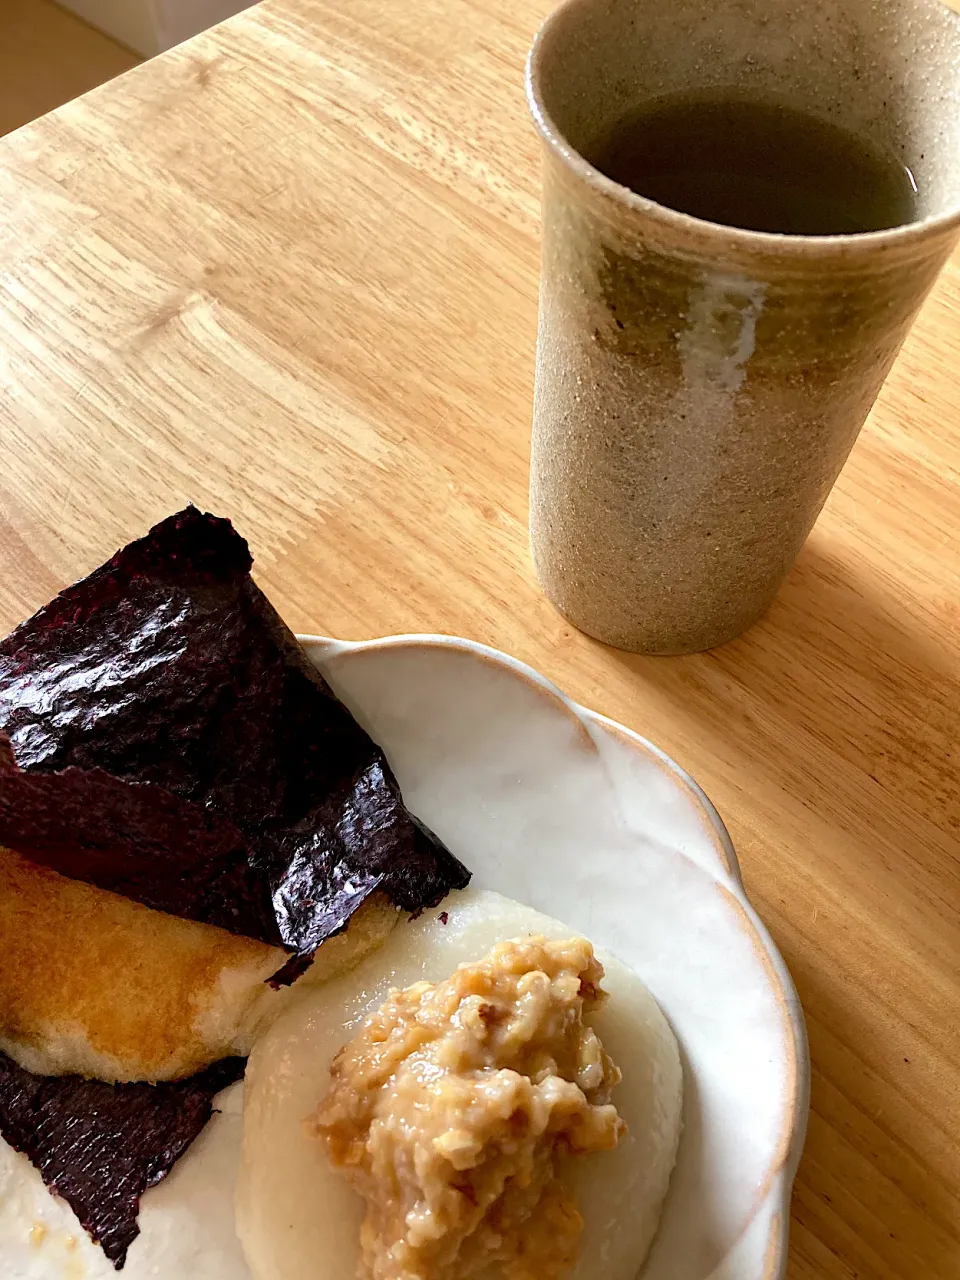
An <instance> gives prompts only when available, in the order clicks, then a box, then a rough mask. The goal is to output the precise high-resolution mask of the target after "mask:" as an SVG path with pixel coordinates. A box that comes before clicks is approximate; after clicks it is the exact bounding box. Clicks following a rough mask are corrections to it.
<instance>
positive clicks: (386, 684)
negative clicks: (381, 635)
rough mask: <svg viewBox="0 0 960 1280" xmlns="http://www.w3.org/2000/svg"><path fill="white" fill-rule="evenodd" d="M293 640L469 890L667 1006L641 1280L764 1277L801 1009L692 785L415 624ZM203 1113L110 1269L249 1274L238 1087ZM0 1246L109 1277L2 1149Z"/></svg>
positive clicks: (794, 1090)
mask: <svg viewBox="0 0 960 1280" xmlns="http://www.w3.org/2000/svg"><path fill="white" fill-rule="evenodd" d="M301 641H302V643H303V644H304V646H305V648H306V650H307V652H308V654H309V655H310V657H311V659H312V660H313V661H314V662H315V663H316V665H317V667H318V668H319V669H320V671H321V672H322V674H323V675H324V677H325V679H326V680H327V681H328V682H329V684H330V685H331V686H332V688H333V690H334V691H335V692H336V693H337V695H338V696H339V697H340V698H342V699H343V701H344V702H345V703H346V704H347V705H348V706H349V707H350V709H351V710H352V712H353V713H354V715H355V716H356V718H357V719H358V720H359V721H360V723H361V724H362V725H363V727H364V728H365V729H366V730H367V731H368V732H369V733H370V734H371V736H372V737H373V738H374V740H375V741H377V742H378V743H380V745H381V746H382V747H383V749H384V750H385V752H386V754H387V756H388V758H389V759H390V762H391V764H392V766H393V768H394V770H395V772H396V774H397V778H398V780H399V782H400V786H401V788H402V791H403V794H404V797H405V800H406V802H407V804H408V805H409V806H410V809H411V810H412V812H414V813H416V814H417V815H418V816H419V817H420V818H422V819H423V821H425V822H426V823H427V824H428V825H429V826H430V827H431V828H432V829H433V830H434V831H436V833H437V834H438V835H439V836H440V837H441V839H443V840H444V841H445V842H446V843H447V844H448V845H449V846H450V847H451V848H452V849H454V850H455V851H456V852H457V854H458V856H460V857H461V858H462V859H463V860H464V861H465V862H466V863H467V865H468V866H469V867H470V868H471V869H472V871H473V872H474V884H475V885H476V886H477V887H478V888H481V889H492V890H496V891H497V892H498V893H501V894H504V895H506V896H508V897H511V898H515V899H517V900H519V901H520V902H524V903H526V904H528V905H529V906H531V907H533V908H535V909H536V910H538V911H541V912H543V913H544V914H546V915H550V916H554V917H557V918H559V919H561V920H563V921H564V922H565V923H566V924H568V925H570V926H571V927H572V928H574V929H577V930H581V931H582V932H583V933H584V934H585V935H586V936H587V937H589V938H590V939H591V940H592V941H593V942H595V943H596V945H597V946H598V947H599V948H602V949H604V950H607V951H609V952H612V953H613V954H614V955H616V956H617V957H619V959H621V960H622V961H624V962H625V963H626V964H627V965H629V966H630V967H631V968H632V969H634V970H635V971H636V972H637V973H638V974H639V975H640V976H641V977H642V978H643V979H644V981H645V982H646V983H647V985H648V986H649V988H650V990H651V991H652V993H653V995H654V996H655V997H656V999H657V1001H658V1002H659V1004H660V1006H661V1008H662V1009H663V1011H664V1013H665V1014H666V1016H667V1018H668V1020H669V1021H670V1024H671V1026H672V1028H673V1030H674V1032H675V1034H676V1036H677V1039H678V1041H679V1044H680V1048H681V1054H682V1058H683V1067H684V1113H683V1133H682V1137H681V1141H680V1148H679V1155H678V1161H677V1166H676V1168H675V1170H674V1173H673V1177H672V1179H671V1184H670V1190H669V1192H668V1196H667V1200H666V1203H665V1206H664V1211H663V1218H662V1221H661V1226H660V1230H659V1232H658V1235H657V1238H656V1240H655V1242H654V1245H653V1248H652V1251H651V1253H650V1256H649V1259H648V1261H647V1264H646V1266H645V1267H644V1270H643V1273H642V1274H643V1277H644V1280H778V1278H779V1277H781V1276H782V1275H783V1273H784V1270H785V1266H786V1250H787V1233H788V1224H789V1198H790V1189H791V1185H792V1182H793V1176H794V1173H795V1169H796V1165H797V1161H798V1159H799V1154H800V1149H801V1146H802V1142H803V1135H804V1129H805V1123H806V1111H807V1095H808V1086H809V1060H808V1056H807V1049H806V1039H805V1034H804V1027H803V1018H802V1013H801V1010H800V1006H799V1002H798V1000H797V996H796V993H795V991H794V988H793V984H792V982H791V980H790V976H789V974H788V972H787V970H786V967H785V965H784V963H783V960H782V958H781V957H780V955H779V953H778V952H777V950H776V948H775V946H774V944H773V943H772V941H771V940H770V938H769V935H768V934H767V932H766V930H765V929H764V927H763V925H762V924H761V923H760V921H759V920H758V918H757V916H756V914H755V912H754V911H753V909H752V907H751V906H750V904H749V902H748V900H747V897H746V894H745V892H744V889H743V885H742V882H741V879H740V873H739V869H738V866H737V861H736V856H735V854H734V851H733V847H732V845H731V842H730V839H729V836H728V835H727V833H726V831H725V829H724V827H723V824H722V822H721V821H720V818H719V817H718V815H717V813H716V811H715V810H714V808H713V806H712V805H711V804H710V802H709V801H708V800H707V799H706V797H705V796H704V794H703V793H702V791H701V790H700V789H699V787H698V786H697V785H696V784H695V783H694V782H693V781H692V779H690V778H689V776H688V775H687V774H686V773H684V771H683V770H682V769H680V768H679V766H677V765H676V764H675V763H674V762H673V761H671V760H670V759H669V758H668V757H667V756H665V755H664V754H663V753H662V752H661V751H659V750H658V749H657V748H656V747H654V746H652V745H651V744H650V743H649V742H647V741H645V740H644V739H643V738H641V737H639V736H638V735H636V734H634V733H632V732H631V731H629V730H627V729H625V728H624V727H623V726H620V725H618V724H616V723H614V722H613V721H610V720H607V719H605V718H604V717H602V716H599V715H597V714H595V713H593V712H591V711H588V710H586V709H584V708H582V707H579V706H577V705H576V704H574V703H573V702H571V701H570V700H569V699H567V698H566V697H564V695H563V694H562V693H560V692H559V691H558V690H557V689H556V688H555V687H554V686H553V685H552V684H550V683H549V682H548V681H547V680H545V679H544V678H543V677H542V676H540V675H538V674H537V673H536V672H535V671H533V670H532V669H531V668H529V667H527V666H524V665H523V664H521V663H519V662H517V661H515V660H513V659H511V658H509V657H507V656H506V655H504V654H502V653H498V652H497V651H495V650H492V649H489V648H486V647H484V646H481V645H478V644H475V643H472V642H470V641H467V640H460V639H455V638H451V637H445V636H430V635H427V636H396V637H388V638H386V639H381V640H373V641H368V642H363V643H356V644H354V643H347V642H342V641H336V640H328V639H323V638H319V637H310V636H307V637H301ZM219 1106H220V1109H221V1114H220V1115H219V1116H216V1117H214V1119H213V1121H212V1122H211V1123H210V1125H209V1126H208V1128H207V1130H206V1131H205V1132H204V1133H203V1134H202V1135H201V1137H200V1138H199V1139H198V1141H197V1143H196V1146H195V1148H194V1149H193V1150H192V1151H191V1152H189V1153H188V1155H187V1156H186V1157H185V1158H184V1159H183V1160H182V1161H181V1162H180V1164H179V1165H178V1166H177V1167H176V1168H175V1169H174V1170H173V1172H172V1173H171V1175H170V1177H169V1178H168V1179H167V1180H166V1181H165V1182H164V1183H162V1184H161V1185H160V1186H159V1187H157V1188H155V1189H154V1190H153V1191H151V1192H149V1193H148V1194H147V1195H146V1196H145V1197H144V1200H143V1204H142V1210H141V1216H140V1226H141V1229H142V1234H141V1236H140V1237H139V1239H138V1240H137V1241H136V1242H135V1243H134V1245H133V1246H132V1248H131V1249H130V1253H129V1257H128V1260H127V1264H126V1268H125V1270H124V1272H123V1275H124V1277H125V1280H147V1277H150V1278H151V1280H166V1278H167V1277H169V1280H175V1278H176V1280H180V1277H182V1276H183V1275H186V1274H190V1275H194V1276H196V1277H197V1278H198V1280H245V1277H246V1276H247V1274H248V1273H247V1270H246V1266H245V1263H244V1261H243V1256H242V1252H241V1250H240V1247H239V1244H238V1242H237V1239H236V1234H235V1230H234V1218H233V1185H234V1181H235V1177H236V1170H237V1164H238V1160H239V1149H240V1137H241V1128H242V1085H235V1086H233V1087H232V1089H231V1090H229V1091H226V1092H225V1093H224V1094H221V1095H220V1099H219ZM184 1184H186V1185H184ZM187 1191H189V1194H186V1195H185V1194H184V1193H185V1192H187ZM171 1206H176V1207H177V1208H176V1212H174V1213H171V1212H170V1208H171ZM184 1206H188V1207H186V1208H185V1207H184ZM0 1257H2V1258H3V1259H4V1264H5V1265H4V1271H5V1274H7V1275H8V1276H10V1277H11V1280H107V1278H108V1277H110V1276H115V1275H116V1272H114V1270H113V1268H112V1267H111V1266H110V1265H109V1264H107V1263H106V1260H105V1259H104V1258H103V1256H102V1255H101V1254H100V1253H99V1251H98V1250H97V1249H96V1247H95V1246H93V1245H92V1244H91V1243H90V1241H89V1240H88V1239H87V1238H86V1237H85V1236H84V1234H83V1232H82V1231H80V1230H79V1229H78V1227H77V1224H76V1222H75V1220H74V1219H73V1218H72V1214H71V1213H70V1211H69V1210H68V1209H67V1208H66V1207H65V1206H62V1205H61V1204H60V1203H59V1202H55V1201H54V1200H53V1199H52V1198H51V1197H50V1195H49V1193H48V1192H47V1191H46V1190H45V1188H44V1187H43V1185H42V1183H41V1182H40V1179H39V1176H38V1175H36V1174H35V1172H34V1170H33V1169H32V1168H31V1167H30V1166H29V1165H27V1163H26V1161H25V1160H24V1159H23V1158H22V1157H20V1156H16V1155H15V1154H14V1153H13V1152H12V1151H10V1149H9V1148H4V1149H3V1150H2V1152H0Z"/></svg>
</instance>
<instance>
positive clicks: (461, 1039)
mask: <svg viewBox="0 0 960 1280" xmlns="http://www.w3.org/2000/svg"><path fill="white" fill-rule="evenodd" d="M602 977H603V968H602V966H601V965H600V963H599V961H598V960H597V959H596V958H595V956H594V954H593V948H592V946H591V945H590V943H589V942H587V941H586V940H585V939H583V938H573V939H570V940H568V941H563V942H552V941H547V939H545V938H542V937H531V938H527V939H524V940H522V941H516V942H503V943H500V944H499V945H497V946H495V947H494V948H493V949H492V950H491V951H490V952H489V954H488V955H487V956H485V957H484V958H483V959H482V960H480V961H478V962H477V963H476V964H464V965H461V966H460V967H459V968H458V969H457V971H456V972H455V973H454V974H453V976H452V977H450V978H448V979H447V980H446V981H445V982H440V983H436V984H433V983H429V982H420V983H417V984H415V985H414V986H412V987H408V988H406V989H405V990H403V991H394V992H393V993H392V994H391V995H390V996H389V998H388V999H387V1000H386V1001H385V1003H384V1004H383V1005H382V1006H381V1007H380V1008H379V1009H378V1010H377V1011H376V1012H375V1013H373V1014H371V1015H370V1016H369V1017H368V1018H367V1019H366V1020H365V1021H364V1023H363V1025H362V1026H361V1028H360V1031H359V1032H358V1034H357V1035H356V1036H355V1037H354V1039H353V1040H352V1041H351V1042H350V1043H349V1044H348V1045H346V1046H345V1048H344V1049H343V1050H341V1052H340V1053H339V1054H338V1055H337V1058H336V1059H335V1061H334V1063H333V1066H332V1067H331V1084H330V1091H329V1093H328V1095H327V1097H326V1098H325V1100H324V1101H323V1103H322V1104H321V1106H320V1108H319V1110H318V1112H317V1114H316V1116H315V1118H314V1120H313V1121H312V1122H311V1127H312V1129H313V1130H314V1131H315V1132H316V1134H317V1136H318V1137H319V1138H320V1139H321V1141H322V1142H323V1143H324V1145H325V1146H326V1149H327V1152H328V1154H329V1156H330V1159H331V1160H332V1161H333V1163H334V1166H335V1167H337V1168H338V1169H340V1170H341V1171H342V1172H343V1174H344V1176H345V1177H346V1178H347V1179H348V1180H349V1182H350V1183H351V1185H352V1186H354V1187H355V1188H356V1190H357V1191H359V1192H360V1194H361V1195H362V1196H363V1198H364V1201H365V1204H366V1217H365V1219H364V1223H363V1227H362V1229H361V1235H360V1246H361V1260H360V1266H359V1270H358V1272H357V1280H467V1277H474V1276H476V1277H479V1276H486V1275H488V1274H490V1273H491V1272H492V1271H493V1270H494V1269H495V1271H496V1274H497V1275H503V1276H509V1277H510V1280H560V1277H562V1276H563V1275H565V1274H566V1273H567V1271H568V1270H569V1268H570V1266H571V1265H572V1264H573V1262H574V1260H575V1258H576V1253H577V1246H578V1242H579V1238H580V1234H581V1231H582V1227H583V1222H582V1219H581V1216H580V1213H579V1211H578V1209H577V1205H576V1202H575V1199H574V1196H573V1194H572V1192H571V1191H570V1189H569V1187H568V1186H567V1184H566V1183H565V1181H564V1178H563V1170H562V1161H563V1160H564V1159H566V1158H568V1157H570V1156H575V1155H586V1154H588V1153H590V1152H594V1151H603V1150H608V1149H610V1148H611V1147H613V1146H615V1145H616V1143H617V1141H618V1139H619V1137H620V1134H621V1132H622V1131H623V1124H622V1122H621V1120H620V1119H619V1117H618V1115H617V1111H616V1108H615V1107H614V1106H613V1105H612V1103H611V1093H612V1090H613V1088H614V1087H615V1085H617V1084H618V1083H619V1080H620V1072H619V1071H618V1069H617V1068H616V1067H615V1066H614V1064H613V1063H612V1062H611V1060H610V1058H609V1056H608V1055H607V1054H606V1053H605V1052H604V1049H603V1046H602V1044H601V1043H600V1041H599V1039H598V1037H597V1035H596V1032H595V1031H593V1029H592V1028H591V1027H589V1026H587V1025H586V1024H585V1023H584V1014H585V1013H586V1014H589V1012H590V1011H591V1010H592V1009H594V1008H595V1007H596V1006H597V1004H598V1003H599V1001H600V1000H601V999H602V998H603V994H604V993H603V992H602V991H601V989H600V986H599V984H600V980H601V978H602ZM344 1280H346V1278H344Z"/></svg>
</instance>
